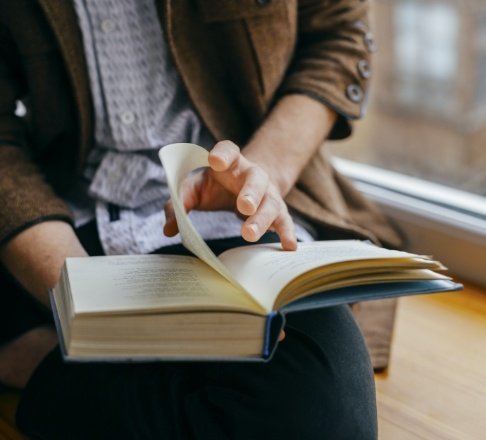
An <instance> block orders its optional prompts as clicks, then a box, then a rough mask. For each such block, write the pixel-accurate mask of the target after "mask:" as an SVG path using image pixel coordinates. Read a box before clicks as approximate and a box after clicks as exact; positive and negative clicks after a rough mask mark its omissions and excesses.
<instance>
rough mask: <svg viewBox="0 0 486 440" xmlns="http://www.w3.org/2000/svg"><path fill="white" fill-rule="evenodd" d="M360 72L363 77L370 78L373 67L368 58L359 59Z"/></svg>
mask: <svg viewBox="0 0 486 440" xmlns="http://www.w3.org/2000/svg"><path fill="white" fill-rule="evenodd" d="M358 72H359V74H360V75H361V78H364V79H369V78H370V77H371V67H370V63H368V61H367V60H359V61H358Z"/></svg>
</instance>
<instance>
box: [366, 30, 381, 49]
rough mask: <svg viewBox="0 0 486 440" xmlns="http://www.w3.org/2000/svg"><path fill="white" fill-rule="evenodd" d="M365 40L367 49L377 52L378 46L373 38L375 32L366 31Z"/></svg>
mask: <svg viewBox="0 0 486 440" xmlns="http://www.w3.org/2000/svg"><path fill="white" fill-rule="evenodd" d="M363 41H364V44H365V46H366V49H368V52H376V49H377V48H378V47H377V46H376V41H375V39H374V38H373V34H372V33H371V32H366V34H364V36H363Z"/></svg>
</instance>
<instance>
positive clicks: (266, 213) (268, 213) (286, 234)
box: [241, 192, 297, 251]
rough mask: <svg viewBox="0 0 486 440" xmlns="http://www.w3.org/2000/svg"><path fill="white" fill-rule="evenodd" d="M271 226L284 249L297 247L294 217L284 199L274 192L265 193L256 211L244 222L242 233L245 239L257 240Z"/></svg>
mask: <svg viewBox="0 0 486 440" xmlns="http://www.w3.org/2000/svg"><path fill="white" fill-rule="evenodd" d="M270 228H272V229H273V230H275V232H276V233H277V234H278V236H279V238H280V241H281V243H282V248H283V249H284V250H289V251H291V250H295V249H297V240H296V237H295V230H294V223H293V221H292V218H291V217H290V215H289V213H288V210H287V207H286V205H285V203H284V201H283V200H282V199H281V197H280V196H279V195H278V194H275V193H274V192H269V193H266V194H265V196H264V198H263V200H262V203H261V204H260V206H259V207H258V209H257V211H256V213H255V214H254V215H252V216H250V217H249V218H248V219H247V220H246V221H245V223H244V224H243V227H242V231H241V235H242V236H243V238H244V239H245V240H247V241H250V242H255V241H258V240H259V239H260V238H261V236H262V235H263V234H264V233H265V232H266V231H267V230H268V229H270Z"/></svg>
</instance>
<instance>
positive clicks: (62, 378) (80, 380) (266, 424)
mask: <svg viewBox="0 0 486 440" xmlns="http://www.w3.org/2000/svg"><path fill="white" fill-rule="evenodd" d="M367 3H368V2H367V1H366V0H365V1H360V0H343V1H340V2H337V1H335V2H329V1H323V0H301V1H296V0H287V1H275V0H274V1H271V0H251V1H250V0H248V1H241V2H231V1H210V0H197V1H189V0H181V1H177V2H174V1H170V0H156V1H154V0H121V1H120V0H103V1H97V2H95V1H94V0H73V1H71V2H57V1H54V0H38V1H36V2H9V1H6V0H0V200H1V203H0V209H1V211H0V212H1V214H0V261H1V263H2V271H3V272H2V275H1V276H2V284H1V285H2V291H1V297H0V298H1V302H2V307H1V312H0V313H1V317H0V318H1V320H0V322H1V327H0V344H1V345H0V382H2V383H4V384H6V385H10V386H15V387H18V388H21V389H23V392H22V399H21V402H20V405H19V409H18V414H17V422H18V425H19V427H20V429H21V430H22V431H23V432H24V433H25V434H26V435H27V436H30V437H32V438H39V439H58V438H59V439H65V438H70V439H77V438H79V439H86V438H92V439H95V438H117V439H124V438H127V439H142V438H147V439H149V438H204V439H209V438H211V439H212V438H214V439H216V438H235V439H238V438H241V439H250V438H251V439H258V438H268V437H270V438H275V437H277V436H278V437H280V438H285V439H292V438H300V439H305V438H312V439H314V438H333V439H339V438H342V439H347V438H349V439H351V438H352V439H355V438H360V439H371V438H376V405H375V395H374V385H373V377H372V370H371V366H370V362H369V358H368V355H367V352H366V348H365V345H364V342H363V339H362V336H361V334H360V332H359V329H358V328H357V326H356V323H355V321H354V319H353V317H352V315H351V313H350V311H349V309H348V308H347V307H333V308H329V309H324V310H318V311H310V312H301V313H296V314H293V315H290V316H288V319H287V323H286V327H285V338H284V339H283V340H282V341H281V344H280V345H279V347H278V349H277V351H276V353H275V355H274V357H273V359H272V360H271V361H270V362H268V363H265V364H245V363H237V362H236V363H233V362H232V363H224V362H215V363H201V362H193V363H182V362H166V363H163V362H162V363H143V364H137V365H132V364H99V363H87V364H66V363H64V362H63V361H62V358H61V355H60V352H59V349H58V348H56V346H57V338H56V335H55V332H54V330H53V328H52V320H51V317H50V313H49V303H48V295H47V291H48V289H49V288H50V287H52V286H54V285H55V284H56V282H57V280H58V278H59V273H60V268H61V266H62V264H63V262H64V260H65V258H66V257H71V256H88V255H103V254H123V253H150V252H166V253H183V252H184V249H183V248H182V246H181V245H180V238H179V237H178V235H177V224H176V222H175V219H174V215H173V211H172V208H171V204H170V200H168V192H167V186H166V181H165V176H164V173H163V170H162V169H161V167H160V164H158V163H157V161H156V159H155V158H156V152H157V149H158V148H160V147H161V146H163V145H165V144H168V143H172V142H180V141H190V142H195V143H199V144H201V145H202V146H204V147H206V148H207V149H208V150H210V155H209V163H210V168H209V169H208V170H205V171H202V172H200V173H199V174H197V175H191V176H189V177H188V178H187V179H186V181H185V185H184V193H183V194H184V202H185V205H186V208H187V210H188V211H191V213H190V215H191V218H192V221H193V222H194V223H195V224H196V225H197V227H198V228H199V229H200V231H201V234H202V235H203V237H204V238H205V239H206V240H208V243H209V245H210V246H211V247H212V248H213V250H214V251H215V252H220V251H222V250H224V249H227V248H229V247H233V246H235V245H241V244H243V243H247V244H248V243H252V242H261V241H275V240H279V241H280V242H281V244H282V247H283V248H284V249H288V250H294V249H295V248H296V247H297V240H312V239H315V238H319V239H335V238H343V237H357V238H366V239H370V240H373V241H375V242H381V243H385V244H389V245H392V246H393V245H395V246H396V245H397V244H398V243H399V238H398V236H397V235H396V233H395V231H394V230H393V229H392V228H391V227H390V226H389V225H388V223H387V221H386V220H385V219H384V217H383V216H382V215H381V214H380V213H379V212H378V211H377V210H376V209H375V208H374V207H373V206H372V205H371V204H370V203H369V202H368V201H366V200H364V199H363V198H362V196H361V195H360V194H359V193H358V192H357V191H356V190H354V188H353V187H352V185H351V184H350V183H349V182H348V181H347V180H346V179H344V178H343V177H342V176H341V175H339V174H338V173H337V172H336V171H335V170H334V169H333V168H332V167H331V165H330V163H329V161H328V158H327V155H326V152H325V150H323V148H321V145H322V143H323V141H324V140H325V139H326V138H331V139H339V138H343V137H346V136H348V135H349V134H350V133H351V125H350V120H352V119H356V118H358V117H360V116H361V115H362V112H363V105H364V103H365V100H366V99H365V90H366V87H367V82H368V79H369V76H370V67H369V53H370V52H371V51H372V50H373V49H374V43H373V40H372V36H371V34H370V32H369V29H368V21H367V9H368V6H367ZM22 105H23V106H24V107H25V112H24V113H25V114H22V111H21V110H22ZM16 106H17V109H16ZM240 147H241V149H240ZM164 207H165V209H164ZM163 225H164V226H163ZM162 227H164V233H165V234H162V233H161V232H162ZM272 231H273V232H272Z"/></svg>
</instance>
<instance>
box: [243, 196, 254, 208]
mask: <svg viewBox="0 0 486 440" xmlns="http://www.w3.org/2000/svg"><path fill="white" fill-rule="evenodd" d="M243 198H244V199H245V200H246V201H247V202H248V203H250V204H251V205H253V197H252V196H250V195H249V194H245V195H244V196H243Z"/></svg>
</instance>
